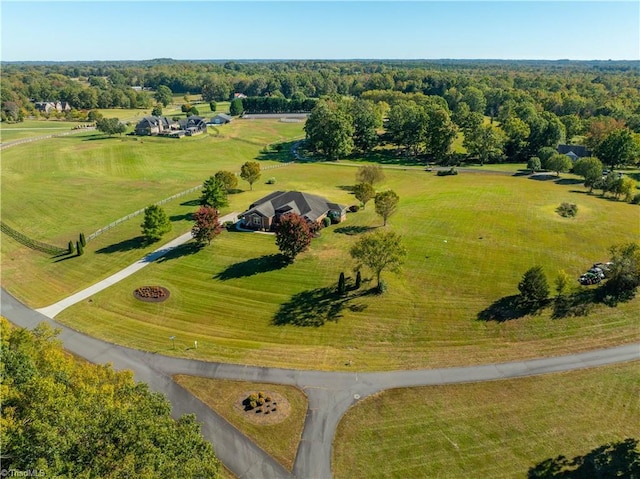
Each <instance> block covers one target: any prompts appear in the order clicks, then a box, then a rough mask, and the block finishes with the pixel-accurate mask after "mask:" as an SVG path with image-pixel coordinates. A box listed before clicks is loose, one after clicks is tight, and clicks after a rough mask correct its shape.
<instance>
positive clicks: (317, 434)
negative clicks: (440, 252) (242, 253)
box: [0, 218, 640, 479]
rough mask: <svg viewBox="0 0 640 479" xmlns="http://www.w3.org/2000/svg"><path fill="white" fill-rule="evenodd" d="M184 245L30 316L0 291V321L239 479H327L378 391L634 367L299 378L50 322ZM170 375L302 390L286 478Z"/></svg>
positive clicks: (632, 350)
mask: <svg viewBox="0 0 640 479" xmlns="http://www.w3.org/2000/svg"><path fill="white" fill-rule="evenodd" d="M223 220H224V218H223ZM185 238H186V239H185ZM188 239H189V237H187V236H186V235H183V236H181V237H180V238H178V239H176V240H174V242H171V243H169V244H167V245H165V246H164V247H162V248H160V249H158V250H156V251H155V252H153V253H150V254H149V255H147V256H146V257H145V258H144V259H143V260H141V261H139V262H138V263H135V264H134V265H131V266H130V267H129V268H126V269H125V270H123V272H121V273H122V275H121V274H120V273H117V274H115V275H113V276H111V277H109V278H107V279H106V280H104V281H101V282H100V283H97V284H96V285H94V286H92V287H90V288H87V289H86V290H84V291H82V292H80V293H77V294H76V295H73V296H70V297H69V298H67V300H63V301H60V302H58V303H56V304H55V305H52V306H49V307H47V308H42V309H40V310H38V311H34V310H32V309H30V308H28V307H27V306H25V305H24V304H22V303H20V302H19V301H18V300H17V299H16V298H14V297H13V296H11V295H10V294H9V293H8V292H6V291H5V290H4V289H2V292H1V293H2V294H1V297H0V314H2V316H4V317H5V318H7V319H8V320H9V321H11V322H12V323H13V324H15V325H17V326H20V327H24V328H29V329H32V328H34V327H35V326H37V325H38V324H39V323H41V322H46V323H48V324H50V325H51V326H53V327H55V328H58V329H60V331H61V332H60V335H59V339H60V340H61V341H62V343H63V345H64V347H65V348H66V349H67V350H68V351H70V352H72V353H73V354H76V355H78V356H81V357H83V358H85V359H87V360H89V361H91V362H94V363H111V364H112V365H113V367H114V368H115V369H119V370H122V369H129V370H132V371H133V372H134V374H135V377H136V379H137V380H138V381H144V382H146V383H147V384H149V387H150V388H151V389H152V390H154V391H159V392H162V393H164V394H165V395H166V396H167V398H168V399H169V401H171V403H172V405H173V409H172V412H173V415H174V417H178V416H181V415H183V414H187V413H195V414H196V415H197V417H198V420H199V421H200V423H201V424H202V434H203V435H204V436H205V437H206V438H207V439H208V440H209V441H211V442H212V443H213V444H214V446H215V450H216V454H217V456H218V458H219V459H220V460H221V461H222V462H223V463H224V464H225V465H226V466H227V467H228V468H229V469H230V470H231V471H232V472H233V473H234V474H235V475H236V476H238V477H239V478H240V479H245V478H246V479H271V478H274V479H276V478H278V479H279V478H294V477H295V478H299V479H325V478H326V479H329V478H330V477H331V447H332V442H333V437H334V435H335V431H336V427H337V425H338V422H339V421H340V419H341V418H342V416H343V415H344V413H345V412H346V411H347V410H348V409H349V408H350V407H351V406H352V405H353V404H355V403H356V402H357V401H359V400H360V399H362V398H365V397H367V396H370V395H371V394H375V393H378V392H380V391H384V390H385V389H389V388H397V387H415V386H430V385H439V384H456V383H466V382H479V381H490V380H498V379H512V378H519V377H525V376H533V375H539V374H546V373H552V372H560V371H570V370H576V369H583V368H591V367H597V366H603V365H607V364H614V363H620V362H625V361H634V360H639V359H640V344H628V345H624V346H618V347H614V348H609V349H602V350H596V351H590V352H586V353H580V354H571V355H566V356H557V357H551V358H541V359H533V360H527V361H515V362H510V363H500V364H487V365H479V366H469V367H456V368H441V369H425V370H411V371H387V372H379V373H358V372H326V371H306V370H293V369H278V368H262V367H253V366H244V365H238V364H225V363H212V362H206V361H198V360H193V359H182V358H174V357H168V356H163V355H159V354H155V353H149V352H143V351H138V350H135V349H130V348H126V347H123V346H118V345H115V344H111V343H107V342H105V341H101V340H98V339H95V338H92V337H90V336H87V335H85V334H82V333H79V332H77V331H74V330H73V329H70V328H68V327H66V326H62V325H60V324H58V323H56V322H55V321H54V320H53V318H54V317H55V315H56V314H58V313H59V312H60V311H62V310H63V309H65V308H66V307H69V306H71V305H72V304H75V303H76V302H78V301H82V300H83V299H85V298H87V297H89V296H91V295H92V294H95V293H96V292H98V291H101V290H103V289H105V288H107V287H109V286H110V285H112V284H114V283H116V282H117V281H119V280H120V279H122V278H124V277H126V276H128V275H130V274H133V273H134V272H135V271H138V270H139V269H140V268H141V267H143V266H144V265H146V264H149V263H150V262H152V261H154V260H156V259H157V258H159V257H160V256H162V255H163V254H166V253H167V252H168V251H170V250H171V249H172V248H174V247H176V246H178V245H179V244H182V243H183V242H185V241H187V240H188ZM180 241H181V242H180ZM141 265H142V266H141ZM130 268H131V269H130ZM125 272H126V273H125ZM72 298H73V299H72ZM174 374H190V375H194V376H202V377H208V378H219V379H235V380H243V381H254V382H265V383H276V384H287V385H292V386H297V387H299V388H300V389H302V390H303V391H304V392H305V393H306V394H307V398H308V402H309V409H308V412H307V417H306V420H305V424H304V430H303V432H302V440H301V442H300V445H299V448H298V453H297V456H296V461H295V464H294V467H293V473H290V472H289V471H287V470H286V469H284V468H283V467H282V466H281V465H280V464H279V463H278V462H276V461H275V460H274V459H273V458H271V457H270V456H269V455H268V454H267V453H265V452H264V451H262V449H260V448H259V447H257V446H256V445H255V444H254V443H253V442H252V441H251V440H249V439H248V438H247V437H246V436H244V435H243V434H242V433H240V432H239V431H238V430H237V429H235V428H234V427H233V426H231V425H230V424H229V423H227V422H226V421H225V420H224V419H222V418H221V417H220V416H218V415H217V414H216V413H215V412H213V411H212V410H211V409H209V408H208V407H207V406H206V405H205V404H203V403H202V402H200V401H199V400H198V399H196V398H195V397H193V396H192V395H191V394H190V393H189V392H187V391H186V390H185V389H183V388H182V387H181V386H179V385H178V384H177V383H175V382H174V381H173V379H172V376H173V375H174Z"/></svg>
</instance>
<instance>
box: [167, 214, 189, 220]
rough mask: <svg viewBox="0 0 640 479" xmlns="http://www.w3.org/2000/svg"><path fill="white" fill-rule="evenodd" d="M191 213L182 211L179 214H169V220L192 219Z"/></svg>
mask: <svg viewBox="0 0 640 479" xmlns="http://www.w3.org/2000/svg"><path fill="white" fill-rule="evenodd" d="M192 220H193V213H184V214H181V215H172V216H169V221H172V222H173V221H192Z"/></svg>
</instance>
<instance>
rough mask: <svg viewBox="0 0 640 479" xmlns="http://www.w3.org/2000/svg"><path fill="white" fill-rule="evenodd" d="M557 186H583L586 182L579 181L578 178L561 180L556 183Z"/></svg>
mask: <svg viewBox="0 0 640 479" xmlns="http://www.w3.org/2000/svg"><path fill="white" fill-rule="evenodd" d="M555 183H556V185H581V184H583V183H584V180H579V179H577V178H560V179H559V180H556V181H555Z"/></svg>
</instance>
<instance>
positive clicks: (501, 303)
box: [478, 294, 546, 322]
mask: <svg viewBox="0 0 640 479" xmlns="http://www.w3.org/2000/svg"><path fill="white" fill-rule="evenodd" d="M545 305H546V303H545V304H539V305H533V304H526V303H523V302H522V300H521V298H520V295H517V294H516V295H513V296H505V297H504V298H500V299H499V300H497V301H495V302H494V303H493V304H491V306H489V307H488V308H486V309H484V310H482V311H480V313H478V319H479V320H480V321H497V322H503V321H510V320H512V319H518V318H522V317H523V316H527V315H529V314H537V313H539V312H540V311H541V310H542V309H543V308H544V306H545Z"/></svg>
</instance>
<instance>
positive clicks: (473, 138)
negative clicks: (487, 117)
mask: <svg viewBox="0 0 640 479" xmlns="http://www.w3.org/2000/svg"><path fill="white" fill-rule="evenodd" d="M504 142H505V138H504V135H502V134H501V132H500V131H499V130H497V129H496V128H494V127H493V126H491V125H479V126H478V127H477V128H471V129H467V130H465V132H464V140H463V142H462V145H463V146H464V147H465V148H466V149H467V151H468V152H469V154H470V155H471V156H477V157H478V158H479V159H480V165H481V166H482V165H484V164H485V163H486V162H487V161H488V160H490V159H496V158H500V157H501V156H502V155H503V151H504V150H503V146H504Z"/></svg>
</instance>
